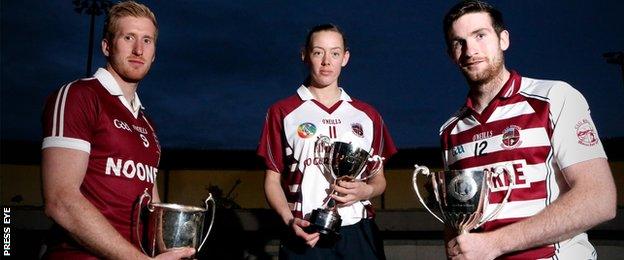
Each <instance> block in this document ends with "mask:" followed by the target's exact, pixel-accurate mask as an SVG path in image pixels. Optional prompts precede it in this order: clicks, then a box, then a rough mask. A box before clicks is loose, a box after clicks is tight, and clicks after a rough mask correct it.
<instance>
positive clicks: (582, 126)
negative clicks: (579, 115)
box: [575, 119, 598, 146]
mask: <svg viewBox="0 0 624 260" xmlns="http://www.w3.org/2000/svg"><path fill="white" fill-rule="evenodd" d="M575 128H576V137H577V138H578V142H579V144H582V145H586V146H593V145H595V144H597V143H598V135H597V134H596V131H595V130H594V127H593V126H592V124H591V122H590V121H589V120H587V119H583V120H581V121H579V122H578V123H576V126H575Z"/></svg>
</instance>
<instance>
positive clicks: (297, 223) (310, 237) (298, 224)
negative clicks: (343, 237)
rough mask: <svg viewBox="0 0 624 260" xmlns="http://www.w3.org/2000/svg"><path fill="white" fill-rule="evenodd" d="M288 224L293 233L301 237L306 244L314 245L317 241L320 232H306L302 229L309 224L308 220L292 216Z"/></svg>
mask: <svg viewBox="0 0 624 260" xmlns="http://www.w3.org/2000/svg"><path fill="white" fill-rule="evenodd" d="M288 225H289V226H290V228H291V229H292V231H293V232H294V233H295V235H296V236H298V237H300V238H301V239H303V240H304V241H305V243H306V244H307V245H308V246H310V247H314V246H315V245H316V242H318V241H319V238H320V234H319V233H318V232H315V233H312V234H308V233H307V232H305V231H304V230H303V229H304V228H306V227H309V226H310V222H308V221H306V220H303V219H300V218H293V219H291V220H290V222H289V223H288Z"/></svg>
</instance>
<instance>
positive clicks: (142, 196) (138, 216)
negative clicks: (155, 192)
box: [135, 188, 152, 255]
mask: <svg viewBox="0 0 624 260" xmlns="http://www.w3.org/2000/svg"><path fill="white" fill-rule="evenodd" d="M145 198H147V205H148V207H147V209H148V210H149V211H152V209H150V208H149V204H150V202H151V201H152V196H150V195H149V193H148V192H147V188H145V190H144V191H143V194H142V195H141V198H140V199H139V204H137V208H138V210H137V219H136V228H135V230H136V237H137V239H138V240H139V246H140V247H141V251H143V253H144V254H146V255H149V254H148V253H147V252H145V249H144V248H143V242H142V241H141V240H142V239H141V236H140V235H139V227H140V226H141V225H140V221H141V205H143V199H145Z"/></svg>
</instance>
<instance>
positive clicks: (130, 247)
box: [42, 1, 195, 259]
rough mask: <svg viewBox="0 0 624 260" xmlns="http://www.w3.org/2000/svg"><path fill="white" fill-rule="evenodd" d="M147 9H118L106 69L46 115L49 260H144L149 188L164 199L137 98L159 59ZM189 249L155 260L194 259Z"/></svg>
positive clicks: (107, 36)
mask: <svg viewBox="0 0 624 260" xmlns="http://www.w3.org/2000/svg"><path fill="white" fill-rule="evenodd" d="M157 34H158V28H157V23H156V18H155V16H154V14H153V13H152V12H151V11H150V9H149V8H147V7H146V6H144V5H142V4H138V3H135V2H133V1H127V2H121V3H119V4H116V5H114V6H113V7H112V8H111V9H110V11H109V13H108V17H107V19H106V22H105V26H104V35H103V38H102V52H103V53H104V56H106V59H107V64H106V67H105V68H100V69H99V70H98V71H97V72H96V73H95V75H94V77H92V78H86V79H80V80H77V81H74V82H72V83H69V84H67V85H65V86H63V87H62V88H61V89H60V90H58V91H56V92H55V93H53V94H52V95H51V96H50V97H49V99H48V102H47V104H46V107H45V110H44V113H43V129H44V139H43V144H42V177H43V195H44V199H45V212H46V214H47V215H48V216H50V217H51V218H52V219H53V220H54V222H55V224H54V226H53V227H52V229H51V231H50V235H49V237H48V241H47V245H48V250H47V252H46V254H45V255H44V258H46V259H97V258H111V259H146V258H148V257H147V256H146V255H144V254H143V253H142V252H141V250H140V247H139V240H140V238H137V237H136V234H134V233H135V232H132V231H133V230H134V229H133V227H134V225H133V223H132V222H133V221H132V220H133V219H134V218H133V216H136V215H135V214H136V212H134V211H133V206H134V203H135V201H136V200H137V198H138V197H139V196H140V195H141V194H142V193H143V191H144V190H145V189H147V190H149V191H150V192H151V194H152V198H153V200H154V201H159V196H158V190H157V189H156V175H157V173H158V168H157V167H158V163H159V160H160V146H159V144H158V139H157V137H156V133H155V131H154V127H153V124H152V122H151V121H150V120H149V119H148V118H147V116H146V115H145V114H144V110H143V107H142V106H141V101H140V100H139V97H138V95H137V93H136V90H137V87H138V83H139V81H140V80H141V79H143V77H145V75H146V74H147V72H148V71H149V69H150V66H151V64H152V62H153V61H154V58H155V50H156V38H157ZM194 251H195V250H194V249H192V248H185V249H181V250H175V251H171V252H168V253H164V254H161V255H158V256H157V257H156V258H157V259H179V258H182V257H190V256H192V255H193V254H194Z"/></svg>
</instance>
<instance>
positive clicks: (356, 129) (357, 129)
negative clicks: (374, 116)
mask: <svg viewBox="0 0 624 260" xmlns="http://www.w3.org/2000/svg"><path fill="white" fill-rule="evenodd" d="M351 130H353V134H355V136H357V137H364V130H363V129H362V125H361V124H360V123H353V124H351Z"/></svg>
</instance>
